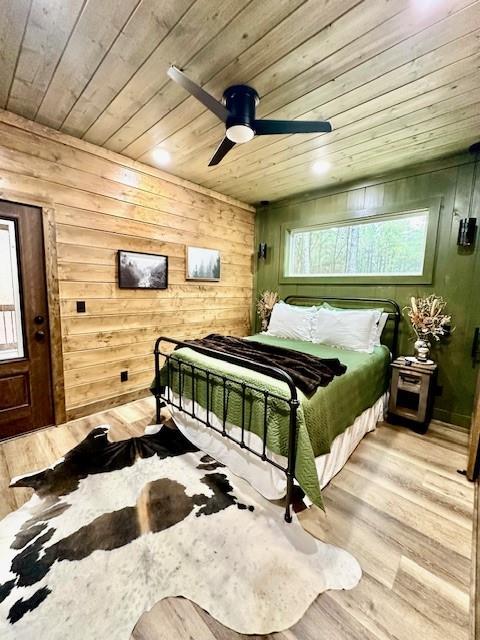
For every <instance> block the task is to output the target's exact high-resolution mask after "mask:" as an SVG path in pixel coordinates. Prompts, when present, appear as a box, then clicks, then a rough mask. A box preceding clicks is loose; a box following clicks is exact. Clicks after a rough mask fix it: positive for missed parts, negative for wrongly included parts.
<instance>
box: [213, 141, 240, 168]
mask: <svg viewBox="0 0 480 640" xmlns="http://www.w3.org/2000/svg"><path fill="white" fill-rule="evenodd" d="M234 146H235V142H232V141H231V140H229V139H228V138H227V136H225V137H224V139H223V140H222V141H221V143H220V144H219V145H218V147H217V150H216V151H215V153H214V154H213V156H212V159H211V160H210V162H209V163H208V166H209V167H213V165H215V164H218V163H219V162H220V161H221V160H222V159H223V158H224V157H225V156H226V155H227V153H228V152H229V151H230V149H233V147H234Z"/></svg>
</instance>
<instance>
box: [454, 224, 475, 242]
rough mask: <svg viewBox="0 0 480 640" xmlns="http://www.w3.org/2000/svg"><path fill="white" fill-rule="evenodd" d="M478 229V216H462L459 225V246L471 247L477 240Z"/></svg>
mask: <svg viewBox="0 0 480 640" xmlns="http://www.w3.org/2000/svg"><path fill="white" fill-rule="evenodd" d="M476 230H477V219H476V218H462V219H461V220H460V224H459V227H458V238H457V244H458V246H459V247H471V246H472V245H473V244H474V242H475V235H476Z"/></svg>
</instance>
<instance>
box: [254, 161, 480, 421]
mask: <svg viewBox="0 0 480 640" xmlns="http://www.w3.org/2000/svg"><path fill="white" fill-rule="evenodd" d="M473 174H474V163H473V157H472V156H471V155H470V154H464V155H459V156H453V157H449V158H444V159H441V160H436V161H432V162H430V163H426V164H421V165H416V166H410V167H405V168H403V169H401V170H398V171H395V172H392V173H389V174H386V175H380V176H375V177H372V178H369V179H366V180H363V181H358V182H355V183H350V184H345V185H344V184H342V185H338V186H337V187H330V188H328V189H323V190H319V191H316V192H310V193H305V194H303V195H302V196H296V197H292V198H290V199H287V200H283V201H278V202H276V203H272V204H271V205H270V206H267V207H263V208H262V207H261V208H259V211H258V213H257V234H258V235H257V237H258V242H266V243H267V246H268V251H267V259H266V260H261V261H259V263H258V273H257V291H258V292H261V291H263V290H264V289H273V290H276V291H278V292H279V294H280V296H281V297H285V296H288V295H295V294H296V295H325V296H336V295H337V296H353V297H374V298H392V299H393V300H396V301H397V302H398V303H399V305H400V307H401V308H403V307H405V305H407V304H409V300H410V296H420V295H421V296H425V295H429V294H431V293H436V294H437V295H442V296H444V297H445V299H446V300H447V302H448V311H449V312H450V313H451V314H452V319H453V324H454V325H455V331H454V333H453V334H452V336H451V338H450V339H449V340H448V341H445V342H442V343H441V344H438V345H434V347H433V349H432V357H433V358H434V359H435V360H436V362H437V363H438V365H439V385H440V388H439V390H438V391H439V395H438V396H437V397H436V399H435V410H434V415H435V417H436V418H438V419H440V420H445V421H447V422H453V423H454V424H458V425H462V426H464V427H468V426H469V424H470V416H471V412H472V405H473V393H474V389H475V381H476V375H477V373H476V372H477V369H476V368H475V366H474V364H473V363H472V359H471V347H472V338H473V333H474V329H475V327H477V326H479V325H480V296H479V284H478V283H479V279H480V242H479V241H478V239H477V242H476V243H475V246H474V247H471V248H470V249H462V248H459V247H457V235H458V225H459V221H460V219H461V218H464V217H466V216H467V215H468V211H469V203H470V196H471V193H472V180H473ZM432 198H441V201H442V206H441V212H440V220H439V228H438V237H437V244H436V248H435V254H436V255H435V264H434V274H433V281H432V283H431V284H428V285H411V284H406V283H405V284H404V283H397V284H395V285H383V284H378V283H376V282H375V281H373V282H372V284H371V285H370V284H352V283H350V284H305V283H300V282H297V283H295V282H291V283H288V284H283V283H281V282H280V274H281V273H282V272H283V268H281V265H280V241H281V225H282V224H283V223H291V224H293V225H296V226H299V227H301V226H308V225H311V224H319V223H327V222H332V223H335V222H338V221H344V220H347V219H352V218H354V217H355V212H356V211H358V210H362V209H373V210H376V209H377V208H381V207H387V208H388V207H397V206H398V207H399V208H400V209H402V208H403V209H404V210H408V209H409V207H410V204H409V203H411V202H416V201H419V200H430V199H432ZM479 205H480V175H478V172H477V179H476V183H475V185H474V192H473V209H472V210H473V212H474V213H473V215H476V214H475V212H477V211H478V210H479ZM399 348H400V352H401V353H405V354H410V353H413V339H412V334H411V331H410V330H409V325H408V323H407V321H406V320H404V321H403V322H402V323H401V326H400V345H399Z"/></svg>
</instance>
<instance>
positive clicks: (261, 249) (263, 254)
mask: <svg viewBox="0 0 480 640" xmlns="http://www.w3.org/2000/svg"><path fill="white" fill-rule="evenodd" d="M258 258H259V260H266V259H267V243H266V242H260V244H259V245H258Z"/></svg>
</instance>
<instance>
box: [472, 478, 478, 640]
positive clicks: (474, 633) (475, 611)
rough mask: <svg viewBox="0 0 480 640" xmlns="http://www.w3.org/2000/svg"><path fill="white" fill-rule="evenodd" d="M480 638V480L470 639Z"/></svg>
mask: <svg viewBox="0 0 480 640" xmlns="http://www.w3.org/2000/svg"><path fill="white" fill-rule="evenodd" d="M478 638H480V480H477V481H476V482H475V495H474V505H473V539H472V581H471V587H470V640H478Z"/></svg>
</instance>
